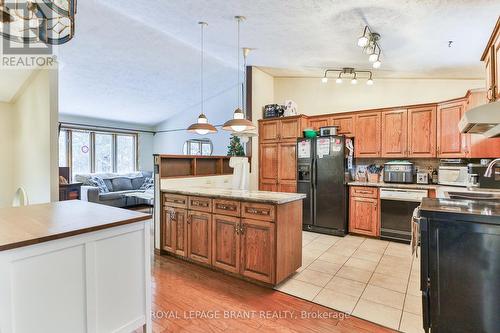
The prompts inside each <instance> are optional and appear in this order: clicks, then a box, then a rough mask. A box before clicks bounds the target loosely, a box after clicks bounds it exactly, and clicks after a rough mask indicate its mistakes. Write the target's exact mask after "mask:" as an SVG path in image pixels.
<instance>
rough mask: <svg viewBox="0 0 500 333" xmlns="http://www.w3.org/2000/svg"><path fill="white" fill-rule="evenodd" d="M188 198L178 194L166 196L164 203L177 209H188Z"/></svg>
mask: <svg viewBox="0 0 500 333" xmlns="http://www.w3.org/2000/svg"><path fill="white" fill-rule="evenodd" d="M187 200H188V197H187V196H185V195H178V194H170V193H168V194H164V196H163V202H164V204H165V205H167V206H169V207H177V208H187V206H188V201H187Z"/></svg>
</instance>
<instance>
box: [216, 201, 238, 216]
mask: <svg viewBox="0 0 500 333" xmlns="http://www.w3.org/2000/svg"><path fill="white" fill-rule="evenodd" d="M213 213H214V214H224V215H230V216H240V215H241V203H240V202H239V201H235V200H223V199H214V208H213Z"/></svg>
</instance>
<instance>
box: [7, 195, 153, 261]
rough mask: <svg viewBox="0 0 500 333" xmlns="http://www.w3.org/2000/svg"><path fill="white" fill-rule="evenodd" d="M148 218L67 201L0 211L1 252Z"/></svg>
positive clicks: (131, 212) (140, 214)
mask: <svg viewBox="0 0 500 333" xmlns="http://www.w3.org/2000/svg"><path fill="white" fill-rule="evenodd" d="M150 218H151V215H148V214H143V213H138V212H134V211H130V210H125V209H120V208H115V207H110V206H105V205H100V204H96V203H91V202H87V201H80V200H70V201H60V202H54V203H48V204H40V205H31V206H25V207H17V208H1V209H0V251H5V250H10V249H14V248H19V247H24V246H28V245H33V244H37V243H42V242H47V241H51V240H55V239H60V238H66V237H70V236H75V235H79V234H84V233H88V232H93V231H98V230H102V229H107V228H113V227H116V226H119V225H125V224H129V223H134V222H139V221H144V220H148V219H150Z"/></svg>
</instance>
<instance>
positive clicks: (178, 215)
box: [172, 208, 187, 257]
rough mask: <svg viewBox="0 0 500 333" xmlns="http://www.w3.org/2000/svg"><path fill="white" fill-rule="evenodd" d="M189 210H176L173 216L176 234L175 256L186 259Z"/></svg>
mask: <svg viewBox="0 0 500 333" xmlns="http://www.w3.org/2000/svg"><path fill="white" fill-rule="evenodd" d="M186 220H187V210H185V209H179V208H175V209H174V214H173V216H172V223H173V225H174V227H173V230H174V234H175V236H174V237H175V240H174V250H175V254H177V255H180V256H183V257H186V256H187V223H186Z"/></svg>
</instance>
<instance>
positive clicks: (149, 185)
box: [139, 177, 155, 190]
mask: <svg viewBox="0 0 500 333" xmlns="http://www.w3.org/2000/svg"><path fill="white" fill-rule="evenodd" d="M154 182H155V180H154V179H153V178H149V177H146V178H145V179H144V183H143V184H142V185H141V187H140V188H139V190H149V189H150V188H153V187H154Z"/></svg>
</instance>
